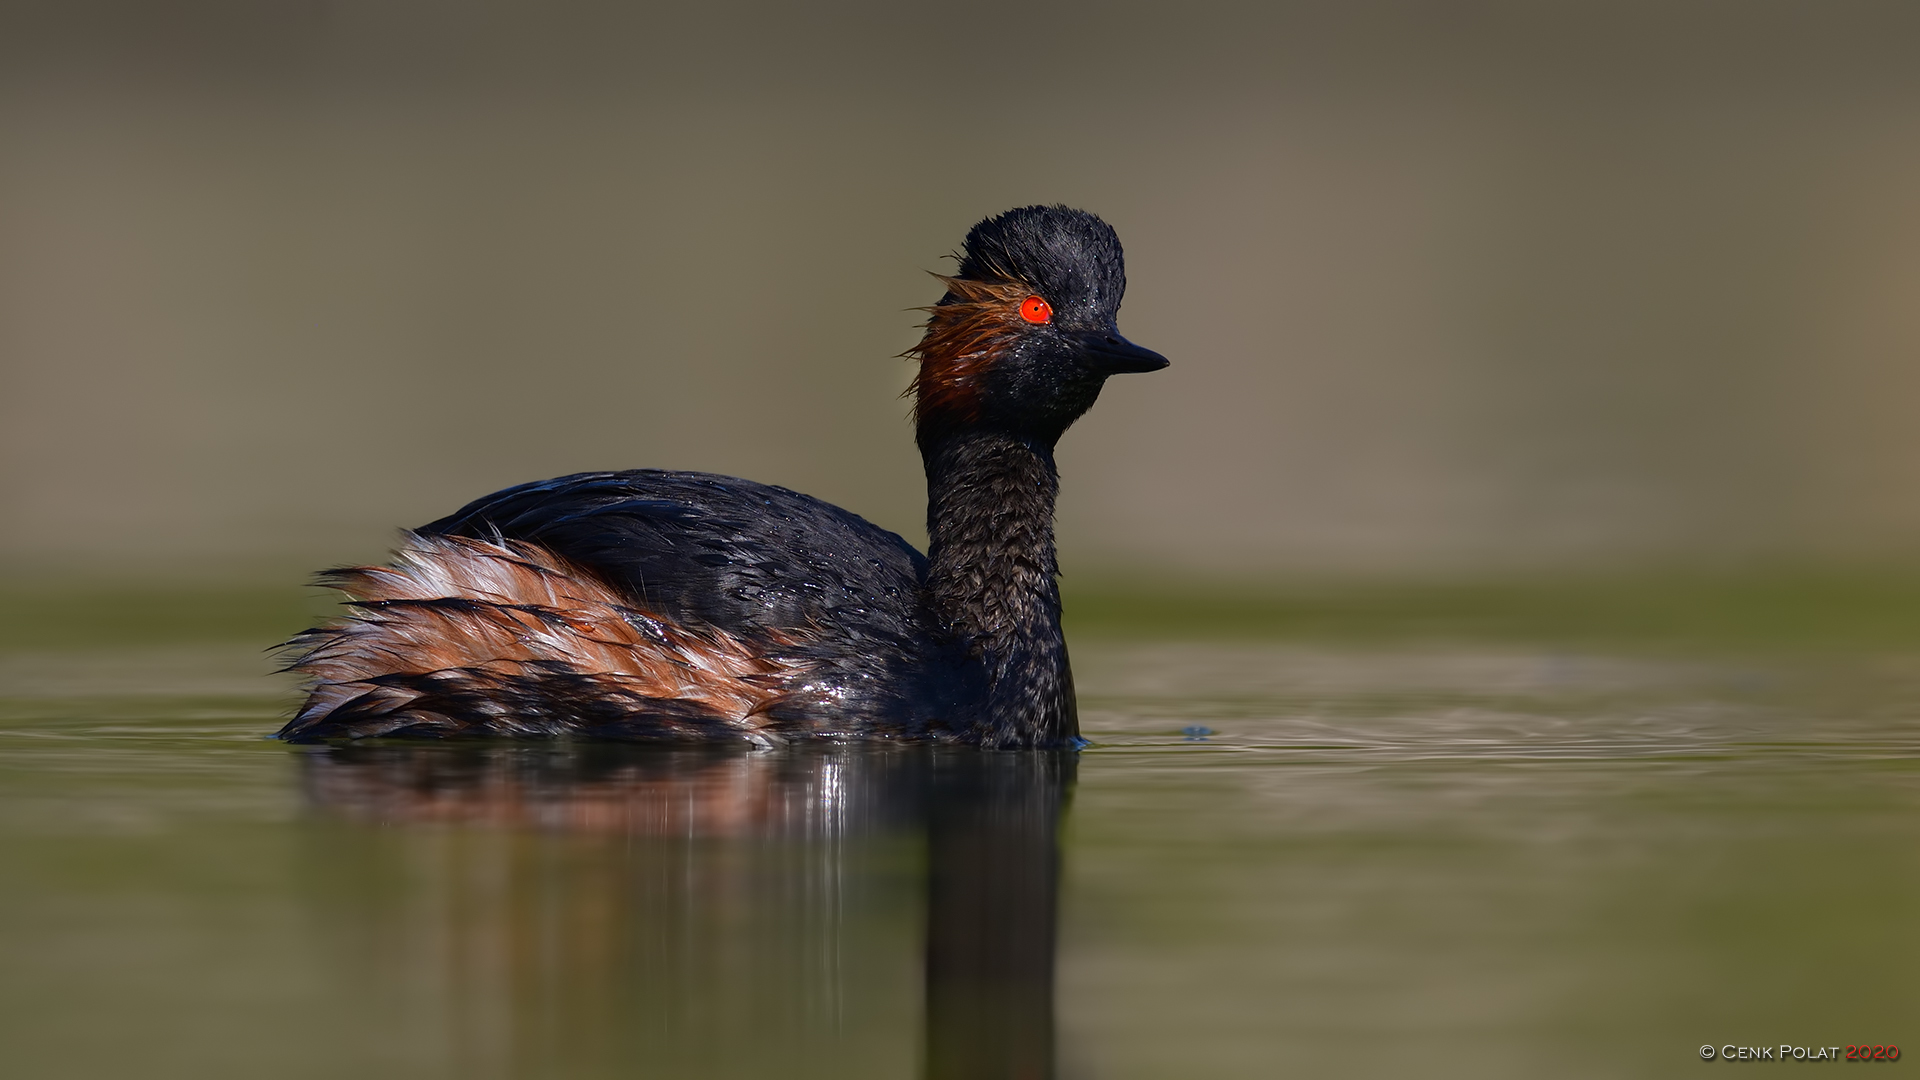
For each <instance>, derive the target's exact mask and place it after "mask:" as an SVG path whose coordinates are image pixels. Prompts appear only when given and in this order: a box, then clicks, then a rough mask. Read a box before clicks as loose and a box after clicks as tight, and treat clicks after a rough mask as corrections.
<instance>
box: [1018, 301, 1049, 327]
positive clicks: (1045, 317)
mask: <svg viewBox="0 0 1920 1080" xmlns="http://www.w3.org/2000/svg"><path fill="white" fill-rule="evenodd" d="M1020 317H1021V318H1023V319H1025V320H1027V321H1028V322H1031V323H1044V322H1052V321H1053V305H1052V304H1049V303H1047V302H1046V301H1045V300H1042V299H1040V298H1039V297H1037V296H1029V297H1027V298H1026V299H1025V300H1022V301H1021V302H1020Z"/></svg>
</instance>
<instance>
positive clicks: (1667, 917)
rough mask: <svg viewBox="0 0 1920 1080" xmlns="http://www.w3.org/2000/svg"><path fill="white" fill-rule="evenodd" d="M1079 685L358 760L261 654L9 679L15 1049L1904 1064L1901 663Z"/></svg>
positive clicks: (1918, 662)
mask: <svg viewBox="0 0 1920 1080" xmlns="http://www.w3.org/2000/svg"><path fill="white" fill-rule="evenodd" d="M1076 666H1077V669H1078V674H1079V681H1080V683H1081V686H1082V699H1083V702H1082V704H1083V713H1084V724H1085V727H1086V728H1087V732H1088V734H1089V735H1090V736H1091V737H1092V739H1093V740H1094V744H1093V745H1092V746H1091V747H1090V748H1088V749H1087V750H1085V751H1083V752H1081V753H1079V754H1077V755H1068V754H1056V755H1047V754H976V753H969V752H960V751H953V750H947V751H928V750H925V749H912V748H880V749H872V748H829V749H817V750H804V751H797V752H791V753H756V754H749V753H735V752H687V751H662V750H646V749H636V748H620V747H594V746H577V747H556V746H517V747H515V746H488V747H467V748H459V747H453V748H448V747H386V748H362V749H354V750H328V749H292V748H288V747H285V746H282V745H279V744H277V743H273V742H270V741H267V740H265V739H264V738H263V736H264V735H265V734H266V733H268V732H270V731H271V730H272V729H273V728H274V727H275V726H276V724H277V723H278V722H279V719H280V717H281V716H282V714H283V711H284V709H285V708H286V706H287V704H288V701H289V697H290V693H289V691H290V688H289V687H287V686H286V685H285V684H284V683H280V682H276V681H274V680H272V679H269V678H266V677H263V675H262V672H263V671H264V670H265V668H266V663H265V661H264V659H263V658H262V657H261V656H260V655H259V654H258V653H257V652H255V651H254V650H253V649H252V648H250V647H248V646H245V645H241V646H228V645H200V646H180V647H175V648H151V647H137V646H125V647H119V646H116V647H114V648H97V649H92V650H88V649H67V650H64V651H59V652H33V651H15V652H13V653H10V654H0V875H3V876H0V915H4V919H0V1047H4V1050H3V1051H0V1053H4V1057H5V1059H6V1061H7V1063H8V1065H7V1068H6V1072H7V1074H8V1075H10V1076H23V1077H99V1076H131V1075H138V1076H143V1077H174V1076H179V1077H227V1076H232V1077H262V1076H273V1077H341V1076H355V1077H365V1078H372V1077H384V1076H395V1077H399V1076H405V1077H438V1076H445V1077H463V1078H464V1077H494V1076H499V1077H523V1076H524V1077H601V1076H608V1077H612V1076H621V1077H631V1076H661V1077H706V1076H728V1077H731V1076H779V1077H807V1076H822V1077H825V1076H834V1077H843V1076H855V1077H860V1076H872V1077H902V1076H914V1075H917V1074H925V1075H931V1076H940V1077H947V1076H953V1077H999V1076H1008V1077H1013V1076H1022V1077H1041V1076H1047V1075H1056V1074H1057V1075H1060V1076H1065V1077H1112V1078H1124V1077H1202V1076H1204V1077H1214V1076H1218V1077H1242V1076H1244V1077H1268V1076H1276V1075H1298V1076H1330V1075H1346V1076H1382V1077H1388V1076H1392V1077H1401V1076H1409V1075H1419V1076H1463V1077H1509V1076H1511V1077H1537V1076H1543V1075H1553V1076H1575V1077H1580V1076H1596V1077H1598V1076H1647V1075H1665V1074H1680V1073H1689V1074H1691V1073H1693V1072H1694V1071H1696V1070H1701V1069H1705V1068H1713V1069H1718V1068H1721V1067H1722V1066H1721V1065H1720V1064H1719V1063H1718V1062H1716V1063H1714V1064H1713V1065H1711V1066H1708V1065H1703V1064H1702V1062H1701V1061H1700V1060H1699V1059H1698V1056H1697V1054H1698V1048H1699V1046H1700V1044H1702V1043H1709V1042H1710V1043H1713V1044H1715V1045H1721V1044H1727V1043H1737V1044H1743V1045H1749V1046H1761V1045H1773V1046H1778V1045H1779V1044H1781V1043H1790V1044H1796V1045H1801V1046H1809V1047H1813V1046H1844V1045H1846V1044H1849V1043H1859V1042H1880V1043H1906V1042H1908V1041H1915V1042H1916V1043H1920V1039H1916V1036H1920V1031H1916V1030H1914V1018H1915V1017H1916V1016H1920V1008H1917V1006H1920V974H1916V973H1917V972H1920V659H1912V658H1909V659H1903V658H1902V656H1901V655H1900V654H1898V653H1895V654H1893V655H1875V656H1869V655H1855V656H1842V655H1833V654H1827V655H1824V656H1821V657H1820V658H1818V659H1794V658H1783V657H1781V656H1777V655H1773V656H1765V657H1762V656H1759V655H1757V654H1756V655H1754V656H1750V657H1746V658H1742V657H1741V656H1739V655H1731V656H1730V655H1727V654H1725V653H1722V654H1717V655H1715V656H1713V657H1711V658H1702V657H1701V656H1697V655H1692V656H1681V655H1678V654H1675V655H1673V656H1667V657H1662V656H1659V655H1646V654H1644V653H1642V654H1639V655H1628V654H1625V653H1620V654H1609V653H1608V652H1607V651H1604V650H1584V651H1581V650H1569V649H1566V648H1547V647H1538V648H1529V647H1525V646H1521V645H1504V646H1494V645H1470V646H1469V645H1460V646H1449V647H1442V646H1413V645H1394V644H1372V645H1346V646H1338V647H1335V646H1314V645H1311V644H1300V643H1294V644H1268V643H1239V644H1153V643H1147V642H1128V641H1124V640H1108V641H1101V640H1097V639H1096V640H1083V641H1079V642H1077V643H1076ZM1055 1062H1057V1065H1056V1064H1055ZM1903 1064H1904V1063H1903ZM1901 1067H1902V1066H1901V1065H1890V1066H1882V1068H1885V1069H1889V1070H1897V1069H1899V1068H1901Z"/></svg>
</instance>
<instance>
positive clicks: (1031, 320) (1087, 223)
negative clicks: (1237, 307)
mask: <svg viewBox="0 0 1920 1080" xmlns="http://www.w3.org/2000/svg"><path fill="white" fill-rule="evenodd" d="M941 280H942V281H944V282H945V283H946V285H947V295H946V296H944V297H942V298H941V300H940V302H939V303H938V304H936V305H935V306H933V307H931V308H928V309H927V311H928V312H929V316H928V319H927V333H926V336H925V337H924V338H922V339H921V341H920V344H919V345H917V346H915V347H914V349H913V351H912V352H911V353H909V354H908V355H910V356H913V357H916V358H918V359H919V361H920V374H919V375H918V376H917V377H915V379H914V381H913V387H912V391H911V392H912V393H913V395H914V419H915V421H916V422H917V423H918V425H919V429H920V435H921V439H922V441H923V442H924V441H925V440H926V439H927V438H928V437H929V436H935V437H937V436H938V435H940V434H943V433H947V432H951V431H955V430H962V429H967V428H991V429H998V430H1004V431H1007V432H1009V433H1012V434H1015V435H1019V436H1022V437H1037V438H1041V439H1044V440H1046V441H1047V442H1049V443H1051V442H1052V441H1053V440H1055V439H1058V438H1059V437H1060V435H1061V433H1062V432H1064V431H1066V430H1067V427H1068V425H1070V424H1072V423H1073V422H1074V421H1075V420H1078V419H1079V418H1080V416H1081V414H1083V413H1085V412H1086V411H1087V410H1088V409H1090V408H1092V407H1093V402H1094V399H1096V398H1098V397H1099V396H1100V388H1101V386H1103V385H1105V383H1106V381H1107V376H1109V375H1118V374H1121V373H1123V372H1130V371H1157V370H1159V369H1160V368H1163V367H1166V366H1167V359H1166V357H1164V356H1161V355H1160V354H1159V353H1156V352H1153V351H1152V350H1149V349H1143V348H1141V347H1140V346H1138V345H1135V344H1133V343H1132V342H1130V341H1128V340H1127V339H1126V338H1123V337H1121V336H1120V331H1119V329H1118V327H1117V326H1116V325H1115V318H1116V317H1117V316H1118V314H1119V311H1120V297H1121V294H1123V293H1125V292H1126V291H1127V272H1126V266H1125V264H1124V261H1123V259H1122V257H1121V254H1120V238H1119V237H1118V236H1116V235H1114V231H1113V228H1112V227H1111V226H1109V225H1108V224H1107V223H1106V222H1104V221H1101V220H1100V219H1099V218H1097V217H1095V216H1093V215H1092V214H1089V213H1087V212H1086V211H1084V210H1070V209H1068V208H1066V207H1064V206H1023V207H1021V208H1020V209H1018V210H1009V211H1007V212H1006V213H1004V214H1000V215H998V216H995V217H990V218H988V219H986V220H985V221H982V222H981V223H979V224H978V225H975V226H974V227H973V229H972V230H971V231H969V232H968V233H967V242H966V247H965V250H964V251H962V252H961V253H960V270H959V272H958V273H957V274H955V275H954V276H953V277H942V278H941Z"/></svg>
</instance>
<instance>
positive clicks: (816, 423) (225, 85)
mask: <svg viewBox="0 0 1920 1080" xmlns="http://www.w3.org/2000/svg"><path fill="white" fill-rule="evenodd" d="M1917 33H1920V7H1915V6H1913V5H1911V4H1901V3H1855V2H1835V0H1818V2H1805V3H1767V2H1750V0H1742V2H1737V3H1736V2H1698V0H1659V2H1651V3H1631V2H1630V3H1620V2H1608V3H1571V4H1541V3H1519V2H1515V3H1457V4H1428V3H1412V2H1385V3H1369V2H1358V3H1356V2H1351V0H1341V2H1338V3H1335V2H1319V3H1307V4H1284V3H1282V4H1258V5H1244V6H1235V5H1216V4H1204V3H1202V4H1188V3H1182V4H1129V3H1102V4H1085V5H1053V4H1033V3H1019V4H1007V3H992V2H984V3H948V4H938V5H934V4H907V3H899V2H884V3H881V2H875V3H864V4H860V3H855V4H808V5H780V4H770V3H737V4H717V3H715V4H676V5H668V4H644V3H643V4H625V5H611V4H609V5H584V4H573V3H538V4H534V3H525V4H476V3H470V2H465V0H462V2H420V0H379V2H371V0H369V2H332V0H312V2H303V3H292V2H279V3H258V2H245V3H242V2H233V3H199V2H167V3H157V4H154V3H139V4H134V3H128V4H121V5H99V4H86V3H38V4H36V3H9V4H6V5H4V6H0V571H4V572H5V573H6V574H7V575H8V576H12V577H16V578H21V577H25V578H32V577H36V576H44V575H48V574H53V575H56V576H59V575H66V574H70V573H81V574H86V575H94V574H100V573H109V572H110V573H113V574H116V575H141V576H147V577H152V578H169V577H181V576H183V575H206V574H210V573H211V574H216V575H227V576H233V577H247V578H250V579H260V578H261V576H262V575H271V576H272V577H273V579H274V580H280V579H281V577H280V576H281V575H291V574H294V573H295V572H297V570H298V569H299V568H301V567H305V566H307V565H310V564H317V563H330V562H337V561H342V560H348V559H358V558H364V557H369V556H373V555H376V554H377V553H378V552H379V551H380V550H381V549H382V548H383V547H384V546H385V545H386V544H387V543H388V541H389V540H390V538H391V530H392V529H393V528H394V527H395V526H399V525H405V524H417V523H419V522H422V521H424V520H427V519H430V518H432V517H435V516H437V515H439V514H441V513H444V512H446V511H448V510H450V509H452V508H453V507H455V506H457V505H459V504H460V503H462V502H464V501H465V500H466V499H468V498H470V497H473V496H475V495H478V494H481V493H484V492H486V491H489V490H492V489H494V488H497V487H500V486H503V485H506V484H509V483H514V482H518V481H522V480H528V479H533V478H538V477H543V476H549V475H554V474H557V473H561V472H566V471H570V470H580V469H589V468H609V467H629V466H640V465H658V466H672V467H683V468H701V469H710V470H715V471H721V472H730V473H736V474H739V475H745V476H749V477H753V478H756V479H760V480H765V481H771V482H776V483H781V484H786V485H789V486H792V487H795V488H799V489H801V490H805V491H809V492H811V493H814V494H818V495H820V496H822V497H825V498H828V499H831V500H833V501H836V502H840V503H842V504H843V505H846V506H848V507H850V508H852V509H854V510H856V511H858V512H861V513H863V514H865V515H867V516H869V517H870V518H872V519H873V520H875V521H877V522H879V523H881V524H884V525H886V526H889V527H892V528H895V529H899V530H901V531H902V532H904V533H906V534H907V535H909V536H910V537H916V538H917V537H918V536H919V526H918V520H919V515H920V498H921V491H920V476H919V464H918V461H917V459H916V457H915V456H914V454H913V452H912V449H911V444H910V441H909V437H908V431H907V428H906V425H905V419H904V414H905V410H906V405H905V403H904V402H902V401H900V400H899V398H898V395H899V392H900V390H901V389H902V388H903V387H904V385H905V383H906V380H907V377H908V369H907V363H906V362H905V361H902V360H899V359H896V358H895V354H897V353H899V352H900V351H901V350H903V349H905V348H906V347H907V346H909V345H911V344H912V343H913V341H914V340H915V331H914V329H913V324H914V321H915V318H916V316H915V315H914V314H913V313H912V312H911V311H909V310H908V309H909V308H911V307H913V306H914V305H917V304H924V303H928V302H930V301H931V300H932V299H934V298H935V296H936V295H937V292H938V287H937V285H935V284H934V283H933V282H932V281H931V280H930V279H928V278H927V277H926V276H925V275H924V274H923V273H922V271H926V270H940V269H942V268H943V267H944V266H945V265H946V264H945V263H943V261H942V259H941V256H942V255H943V253H945V252H948V251H950V250H951V249H952V248H953V247H955V246H956V244H957V243H958V242H959V240H960V238H961V237H962V236H963V235H964V232H965V230H966V228H967V226H968V225H970V224H971V223H972V222H973V221H974V220H976V219H977V218H979V217H980V216H982V215H984V214H986V213H990V212H993V211H997V210H1000V209H1004V208H1006V207H1008V206H1012V205H1017V204H1022V203H1029V202H1035V201H1062V202H1066V203H1070V204H1073V205H1076V206H1082V207H1086V208H1088V209H1092V210H1094V211H1097V212H1099V213H1101V214H1103V215H1105V216H1106V217H1107V218H1108V220H1110V221H1111V222H1112V223H1113V224H1114V225H1115V226H1117V227H1118V229H1119V230H1120V233H1121V235H1122V237H1123V239H1124V240H1125V242H1126V244H1127V250H1128V256H1129V263H1130V276H1131V280H1132V290H1131V292H1130V295H1129V298H1128V300H1127V303H1126V307H1125V309H1124V311H1123V313H1122V319H1121V326H1122V329H1123V330H1125V331H1126V332H1127V333H1128V334H1129V335H1130V336H1132V337H1133V338H1134V339H1135V340H1138V341H1140V342H1142V343H1143V344H1147V345H1149V346H1151V347H1153V348H1156V349H1159V350H1161V351H1163V352H1165V353H1166V354H1167V355H1168V356H1170V357H1171V358H1172V359H1173V361H1174V366H1173V367H1172V368H1171V369H1170V370H1168V371H1166V372H1165V373H1162V374H1157V375H1153V376H1151V377H1141V378H1137V379H1136V378H1127V379H1124V380H1116V381H1115V382H1114V383H1113V384H1112V385H1111V386H1110V387H1109V390H1108V393H1107V395H1106V398H1105V400H1104V401H1103V402H1102V403H1101V404H1100V406H1099V407H1098V408H1097V409H1096V410H1095V411H1094V413H1092V414H1091V415H1090V416H1089V418H1088V419H1087V420H1086V421H1085V422H1084V423H1083V424H1082V425H1081V426H1080V428H1078V429H1076V430H1075V431H1074V432H1072V433H1071V434H1070V435H1069V437H1068V439H1067V440H1066V442H1065V444H1064V445H1063V449H1062V455H1061V457H1062V466H1063V469H1064V471H1065V474H1066V493H1065V496H1064V500H1063V504H1062V510H1061V523H1062V532H1063V537H1062V539H1063V545H1064V550H1065V557H1066V564H1067V567H1068V570H1069V572H1070V573H1071V572H1073V571H1075V570H1076V569H1091V570H1093V571H1095V572H1109V573H1112V572H1131V571H1132V570H1135V569H1138V570H1144V571H1152V572H1166V571H1187V572H1206V573H1214V574H1232V575H1236V576H1238V575H1244V574H1252V573H1258V574H1281V575H1286V574H1294V575H1313V574H1324V573H1340V574H1361V575H1395V574H1401V575H1405V574H1431V573H1436V572H1438V573H1452V572H1466V573H1470V574H1481V573H1487V572H1500V571H1505V570H1508V569H1511V568H1514V567H1527V568H1536V569H1544V570H1548V571H1558V570H1561V569H1574V570H1579V569H1586V568H1593V567H1602V566H1604V567H1616V566H1623V565H1625V566H1632V565H1647V564H1657V565H1680V564H1686V565H1699V564H1707V565H1720V564H1723V563H1726V562H1728V561H1735V562H1737V561H1742V560H1746V561H1755V560H1757V561H1763V562H1764V561H1779V560H1789V561H1807V560H1812V561H1816V562H1818V561H1831V560H1839V559H1868V560H1888V559H1893V560H1904V559H1905V558H1906V557H1907V553H1908V552H1911V551H1920V490H1916V489H1917V488H1920V484H1916V482H1915V481H1916V480H1920V424H1916V423H1915V421H1914V413H1915V411H1916V408H1917V407H1920V400H1916V394H1915V393H1914V391H1915V390H1916V389H1920V356H1917V355H1916V354H1917V353H1920V64H1916V63H1914V57H1915V55H1916V53H1915V47H1916V45H1915V43H1916V41H1920V36H1917Z"/></svg>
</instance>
